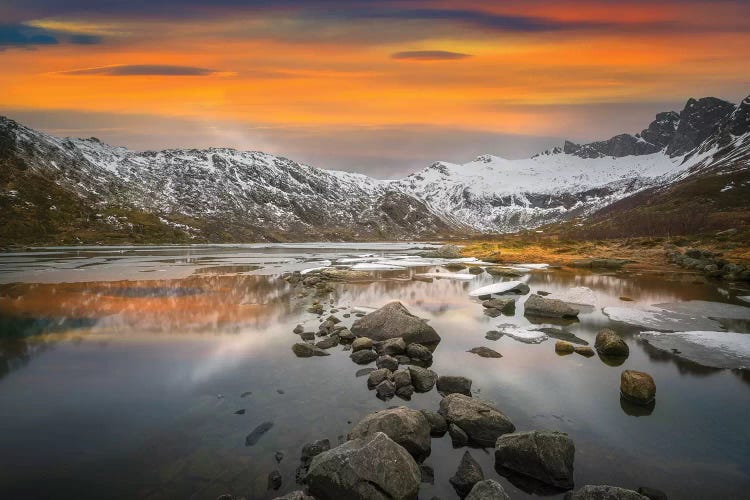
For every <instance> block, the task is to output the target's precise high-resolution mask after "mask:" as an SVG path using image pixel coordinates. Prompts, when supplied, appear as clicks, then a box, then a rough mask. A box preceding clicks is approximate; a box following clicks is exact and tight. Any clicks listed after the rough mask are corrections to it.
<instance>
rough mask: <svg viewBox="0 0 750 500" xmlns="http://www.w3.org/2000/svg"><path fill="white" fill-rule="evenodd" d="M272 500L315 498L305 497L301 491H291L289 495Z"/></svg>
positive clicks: (308, 499)
mask: <svg viewBox="0 0 750 500" xmlns="http://www.w3.org/2000/svg"><path fill="white" fill-rule="evenodd" d="M273 500H315V498H313V497H311V496H310V495H306V494H305V492H304V491H302V490H296V491H292V492H291V493H287V494H286V495H284V496H283V497H276V498H274V499H273Z"/></svg>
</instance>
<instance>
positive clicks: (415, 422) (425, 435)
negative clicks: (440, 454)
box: [349, 406, 431, 462]
mask: <svg viewBox="0 0 750 500" xmlns="http://www.w3.org/2000/svg"><path fill="white" fill-rule="evenodd" d="M378 432H382V433H384V434H385V435H386V436H388V437H389V438H391V439H392V440H393V441H395V442H396V443H398V444H400V445H401V446H403V447H404V448H405V449H406V451H408V452H409V453H411V455H412V456H413V457H414V458H415V459H416V460H417V461H419V462H421V461H422V460H424V459H425V458H427V457H428V456H429V455H430V450H431V443H430V423H429V422H428V421H427V418H426V417H425V416H424V415H423V414H422V412H420V411H419V410H413V409H411V408H407V407H406V406H399V407H398V408H391V409H388V410H382V411H377V412H375V413H370V414H369V415H366V416H365V417H364V418H363V419H362V420H360V421H359V422H358V423H357V425H355V426H354V428H353V429H352V431H351V432H350V433H349V439H361V438H365V437H368V436H372V435H375V434H376V433H378Z"/></svg>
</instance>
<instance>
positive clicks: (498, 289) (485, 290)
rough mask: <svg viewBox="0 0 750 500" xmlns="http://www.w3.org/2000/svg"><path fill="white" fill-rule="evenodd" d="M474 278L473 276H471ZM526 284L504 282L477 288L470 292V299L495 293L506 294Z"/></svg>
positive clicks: (521, 282)
mask: <svg viewBox="0 0 750 500" xmlns="http://www.w3.org/2000/svg"><path fill="white" fill-rule="evenodd" d="M469 276H473V275H469ZM522 284H524V283H523V281H503V282H500V283H493V284H491V285H487V286H483V287H480V288H476V289H474V290H471V291H470V292H469V297H481V296H482V295H492V294H495V293H505V292H508V291H510V290H513V289H514V288H515V287H517V286H518V285H522Z"/></svg>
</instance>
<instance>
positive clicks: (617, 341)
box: [594, 328, 630, 358]
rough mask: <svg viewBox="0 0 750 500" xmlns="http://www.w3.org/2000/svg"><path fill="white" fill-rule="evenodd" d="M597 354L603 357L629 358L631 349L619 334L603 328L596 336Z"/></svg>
mask: <svg viewBox="0 0 750 500" xmlns="http://www.w3.org/2000/svg"><path fill="white" fill-rule="evenodd" d="M594 348H595V349H596V352H598V353H599V354H601V355H603V356H612V357H624V358H626V357H628V355H629V354H630V348H628V344H626V343H625V341H624V340H622V337H620V336H619V335H618V334H616V333H615V332H613V331H612V330H610V329H609V328H603V329H601V330H599V333H597V334H596V340H595V341H594Z"/></svg>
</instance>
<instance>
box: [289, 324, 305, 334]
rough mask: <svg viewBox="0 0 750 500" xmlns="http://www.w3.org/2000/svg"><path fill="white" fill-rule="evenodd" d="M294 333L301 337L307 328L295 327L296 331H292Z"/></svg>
mask: <svg viewBox="0 0 750 500" xmlns="http://www.w3.org/2000/svg"><path fill="white" fill-rule="evenodd" d="M292 331H293V332H294V333H296V334H297V335H299V334H300V333H302V332H304V331H305V327H304V326H302V325H297V326H295V327H294V330H292Z"/></svg>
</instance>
